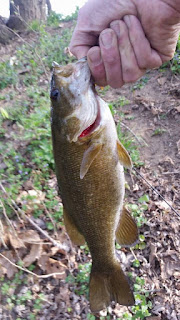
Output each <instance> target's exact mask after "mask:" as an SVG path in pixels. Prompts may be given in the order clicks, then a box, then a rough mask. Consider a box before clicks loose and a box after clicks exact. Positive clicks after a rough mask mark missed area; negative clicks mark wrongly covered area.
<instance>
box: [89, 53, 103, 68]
mask: <svg viewBox="0 0 180 320" xmlns="http://www.w3.org/2000/svg"><path fill="white" fill-rule="evenodd" d="M88 59H89V60H90V62H92V63H93V64H96V65H98V64H99V63H100V62H101V54H100V51H99V50H94V51H92V52H91V53H89V54H88Z"/></svg>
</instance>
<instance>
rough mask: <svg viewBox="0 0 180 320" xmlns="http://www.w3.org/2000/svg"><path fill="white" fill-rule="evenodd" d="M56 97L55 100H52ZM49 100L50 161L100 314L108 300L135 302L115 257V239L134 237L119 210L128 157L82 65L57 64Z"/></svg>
mask: <svg viewBox="0 0 180 320" xmlns="http://www.w3.org/2000/svg"><path fill="white" fill-rule="evenodd" d="M68 68H69V70H70V71H68ZM64 69H65V72H64ZM81 73H82V75H81ZM64 74H65V76H64ZM67 74H68V75H67ZM74 74H75V76H74ZM76 75H77V77H76ZM84 75H85V78H86V81H87V86H85V85H84V82H85V81H83V84H82V86H78V85H80V83H79V82H78V81H79V78H80V79H81V77H83V76H84ZM87 79H88V80H87ZM83 85H84V90H83ZM76 86H77V88H76ZM74 87H75V88H76V89H77V90H74ZM79 88H80V91H81V97H83V98H82V101H80V100H79V92H78V90H79ZM66 90H67V91H66ZM65 91H66V92H65ZM58 94H59V98H58V99H59V100H58V99H56V98H57V97H55V99H54V95H55V96H57V95H58ZM63 95H64V96H63ZM51 98H52V139H53V149H54V159H55V165H56V175H57V179H58V186H59V190H60V194H61V197H62V201H63V206H64V221H65V226H66V229H67V232H68V234H69V236H70V238H71V239H72V241H73V242H74V243H76V244H78V245H80V244H83V243H84V241H86V242H87V244H88V247H89V249H90V252H91V255H92V261H93V262H92V272H91V277H90V304H91V309H92V311H99V310H101V309H102V308H104V307H106V306H107V305H108V304H109V303H110V301H111V300H115V301H117V302H119V303H120V304H124V305H131V304H133V302H134V298H133V295H132V293H131V291H130V287H129V284H128V282H127V279H126V277H125V275H124V273H123V271H122V270H121V268H120V264H119V261H118V259H117V257H116V253H115V239H117V238H118V239H119V242H121V244H124V245H131V244H133V243H134V242H135V241H136V239H137V229H136V226H135V223H134V221H133V220H132V218H131V217H130V216H129V214H128V213H127V212H126V210H125V209H123V199H124V173H123V166H122V164H121V163H123V164H126V165H127V166H130V165H131V161H130V158H129V156H128V154H127V152H126V151H125V149H124V148H123V147H122V145H121V144H120V142H119V141H118V137H117V133H116V128H115V124H114V120H113V118H112V115H111V113H110V110H109V108H108V106H107V105H106V103H105V102H104V101H103V100H102V99H101V98H99V97H98V96H97V94H96V92H95V91H94V90H93V88H92V85H91V83H90V74H89V69H88V66H87V62H85V61H82V62H78V63H76V64H74V65H70V66H66V67H64V68H60V67H58V66H56V67H55V68H54V74H53V83H52V91H51ZM89 99H90V100H89ZM62 103H63V104H62ZM64 103H65V104H66V106H65V105H64ZM88 107H89V109H91V111H88ZM66 109H67V112H65V111H64V110H66ZM70 110H71V112H70ZM84 113H85V114H86V116H85V117H84ZM88 113H90V114H89V115H88ZM82 118H83V120H82ZM87 128H90V129H89V132H88V130H87ZM119 160H120V161H121V163H120V161H119ZM128 228H129V230H128ZM122 242H123V243H122Z"/></svg>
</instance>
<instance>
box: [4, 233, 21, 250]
mask: <svg viewBox="0 0 180 320" xmlns="http://www.w3.org/2000/svg"><path fill="white" fill-rule="evenodd" d="M8 236H9V241H10V244H11V246H12V247H13V248H14V249H15V250H16V249H19V248H23V247H25V245H24V243H23V241H22V239H20V238H19V237H18V234H17V235H15V234H12V233H9V234H8Z"/></svg>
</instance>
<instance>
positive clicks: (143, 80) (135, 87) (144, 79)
mask: <svg viewBox="0 0 180 320" xmlns="http://www.w3.org/2000/svg"><path fill="white" fill-rule="evenodd" d="M148 80H149V77H147V76H144V77H142V78H141V79H140V80H138V81H136V83H135V84H133V85H132V88H131V90H132V91H135V90H140V89H142V88H143V87H144V86H145V85H146V83H147V82H148Z"/></svg>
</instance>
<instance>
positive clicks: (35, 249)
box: [23, 243, 42, 267]
mask: <svg viewBox="0 0 180 320" xmlns="http://www.w3.org/2000/svg"><path fill="white" fill-rule="evenodd" d="M41 253H42V244H41V243H40V244H33V245H32V246H31V250H30V253H29V254H27V255H26V256H25V258H24V259H23V262H24V266H25V267H28V266H29V265H30V264H31V263H33V262H34V261H36V260H38V259H39V258H40V256H41Z"/></svg>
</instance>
